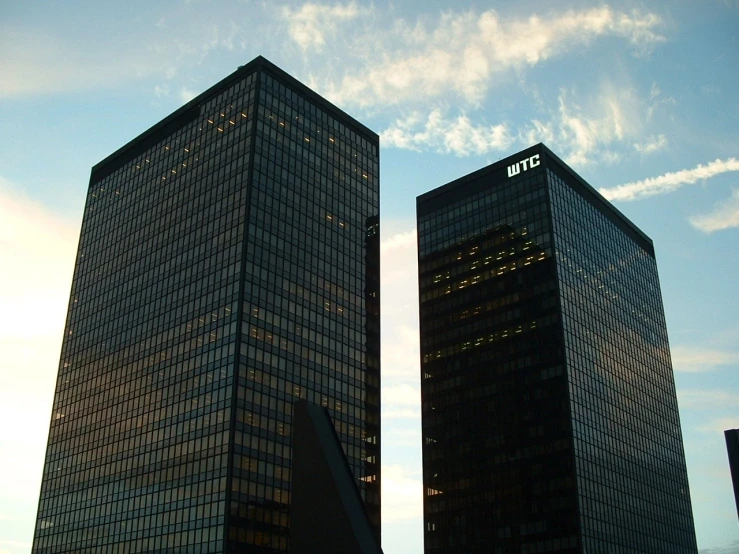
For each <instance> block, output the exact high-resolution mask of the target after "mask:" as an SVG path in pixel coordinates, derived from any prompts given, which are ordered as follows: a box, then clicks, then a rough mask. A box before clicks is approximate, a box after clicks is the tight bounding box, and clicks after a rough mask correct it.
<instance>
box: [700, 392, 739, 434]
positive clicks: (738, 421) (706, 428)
mask: <svg viewBox="0 0 739 554" xmlns="http://www.w3.org/2000/svg"><path fill="white" fill-rule="evenodd" d="M735 400H736V399H735ZM734 406H736V404H734ZM727 408H733V406H732V407H727ZM709 409H710V408H709ZM732 411H733V410H732ZM697 429H698V430H699V431H702V432H703V433H706V434H707V435H710V436H712V437H716V438H717V439H718V438H719V437H721V438H722V439H723V436H722V435H723V432H724V431H726V430H727V429H739V417H737V416H733V417H719V418H716V419H712V420H711V421H709V422H708V423H706V424H704V425H700V426H698V427H697Z"/></svg>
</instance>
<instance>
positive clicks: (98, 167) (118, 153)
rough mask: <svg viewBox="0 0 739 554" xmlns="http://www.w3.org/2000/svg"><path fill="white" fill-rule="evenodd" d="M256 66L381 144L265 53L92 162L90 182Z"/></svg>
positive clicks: (360, 125)
mask: <svg viewBox="0 0 739 554" xmlns="http://www.w3.org/2000/svg"><path fill="white" fill-rule="evenodd" d="M256 70H264V71H266V72H268V73H271V74H272V75H273V76H274V77H276V78H278V79H280V80H284V81H287V82H288V83H289V84H290V86H291V87H294V88H296V89H297V90H298V91H299V93H300V94H303V95H305V96H307V97H309V98H310V99H311V101H314V102H315V103H316V104H318V105H320V106H321V107H322V108H324V109H325V110H326V111H327V112H329V113H331V114H332V115H334V116H335V117H337V119H340V120H341V121H342V123H345V124H346V123H348V124H349V126H350V127H352V128H353V130H354V131H356V132H358V134H360V135H363V136H364V138H366V139H368V140H370V141H372V142H376V143H378V144H379V140H380V137H379V135H378V134H377V133H375V132H374V131H372V130H371V129H369V128H368V127H367V126H365V125H363V124H362V123H360V122H359V121H358V120H357V119H355V118H354V117H352V116H351V115H349V114H348V113H346V112H345V111H344V110H342V109H341V108H339V107H337V106H336V105H334V104H332V103H331V102H329V101H328V100H326V99H325V98H323V97H322V96H321V95H320V94H318V93H317V92H315V91H314V90H312V89H310V88H309V87H308V86H306V85H304V84H303V83H301V82H300V81H298V80H297V79H296V78H295V77H293V76H291V75H290V74H289V73H287V72H285V71H284V70H282V69H280V68H279V67H277V66H276V65H275V64H273V63H272V62H270V61H269V60H268V59H266V58H264V57H263V56H257V57H256V58H254V59H253V60H251V61H250V62H248V63H246V64H245V65H242V66H240V67H239V68H238V69H237V70H236V71H234V72H233V73H231V74H230V75H227V76H226V77H224V78H223V79H221V80H220V81H218V82H217V83H215V84H214V85H212V86H210V87H209V88H208V89H206V90H205V91H203V92H201V93H200V94H198V95H197V96H196V97H195V98H193V99H192V100H190V101H189V102H187V103H186V104H184V105H183V106H180V107H179V108H177V109H176V110H175V111H174V112H172V113H170V114H169V115H168V116H167V117H165V118H164V119H162V120H161V121H159V122H158V123H156V124H154V125H152V126H151V127H149V128H148V129H146V130H145V131H143V132H142V133H140V134H139V135H138V136H136V137H135V138H133V139H131V140H130V141H128V142H127V143H126V144H124V145H123V146H121V147H120V148H118V149H117V150H115V151H114V152H113V153H112V154H110V155H108V156H106V157H105V158H104V159H102V160H101V161H99V162H98V163H96V164H95V165H94V166H92V169H91V172H90V178H91V184H92V177H93V176H94V175H96V174H99V173H100V172H101V171H102V170H104V168H105V167H106V166H108V165H111V164H113V163H114V162H115V161H116V160H117V159H118V158H120V157H122V156H124V155H126V153H127V152H129V151H131V150H132V149H133V148H134V147H136V146H137V145H138V144H140V143H141V142H143V141H145V140H147V139H148V138H149V137H151V136H153V135H155V134H156V133H157V132H159V131H161V130H163V129H165V128H166V127H167V126H168V125H170V124H172V123H173V122H175V121H177V119H179V118H180V117H183V116H185V114H187V113H188V112H189V111H190V110H193V109H195V108H197V107H199V106H200V105H201V104H203V103H205V102H206V101H207V100H209V99H210V98H211V97H212V96H214V95H215V94H216V93H218V92H220V91H221V89H223V88H226V87H227V86H228V85H230V84H231V83H233V82H236V81H237V80H239V79H241V78H242V77H245V76H246V75H248V74H249V73H251V72H253V71H256Z"/></svg>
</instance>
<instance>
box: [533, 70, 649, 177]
mask: <svg viewBox="0 0 739 554" xmlns="http://www.w3.org/2000/svg"><path fill="white" fill-rule="evenodd" d="M644 111H645V106H644V105H643V102H641V101H640V100H639V98H638V95H637V93H636V91H635V90H634V88H633V87H631V86H629V85H627V84H626V85H625V84H621V85H616V84H614V83H613V82H610V81H605V82H603V83H602V84H601V86H600V88H599V90H597V92H596V93H595V94H593V95H590V96H588V97H585V98H582V97H581V95H580V94H578V93H577V91H576V90H574V89H570V90H568V89H562V90H560V92H559V96H558V106H557V109H556V110H555V111H552V112H551V113H550V114H549V117H538V118H535V119H532V121H531V123H530V124H529V125H528V126H525V127H524V129H523V130H522V131H521V132H520V134H519V142H521V143H522V144H523V145H525V146H528V145H531V144H534V143H536V142H542V141H543V142H546V143H548V144H549V145H550V146H551V147H553V148H556V149H557V150H559V151H561V152H562V156H563V157H564V158H565V160H566V161H567V163H569V164H571V165H574V166H579V167H582V166H585V165H588V164H590V163H593V162H596V161H597V162H600V163H614V162H616V161H617V160H618V158H619V155H618V154H617V153H616V148H617V147H618V146H619V145H624V144H630V143H631V141H632V140H633V139H634V138H635V137H636V136H638V135H639V133H640V132H641V120H642V119H644Z"/></svg>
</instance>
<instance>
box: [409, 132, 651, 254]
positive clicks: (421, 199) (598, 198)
mask: <svg viewBox="0 0 739 554" xmlns="http://www.w3.org/2000/svg"><path fill="white" fill-rule="evenodd" d="M536 152H542V153H544V154H545V155H546V157H547V158H549V159H551V160H552V161H553V162H554V163H556V164H557V165H559V166H560V167H561V168H562V170H563V171H565V172H566V173H568V174H569V175H571V176H572V177H573V178H574V179H575V181H576V182H577V184H578V185H579V186H580V187H581V188H582V192H584V193H586V194H587V195H589V196H590V197H591V198H592V200H593V202H594V203H595V205H596V208H597V209H601V210H603V211H607V212H609V213H611V214H612V215H613V217H614V218H616V219H617V220H619V221H620V222H621V223H622V224H623V225H625V226H626V227H628V228H629V229H630V230H631V231H633V232H634V233H635V234H636V235H637V236H638V237H639V238H641V239H642V240H644V241H645V242H646V243H647V244H648V245H649V247H650V249H651V251H652V253H653V252H654V243H653V242H652V239H651V238H649V237H648V236H647V235H646V234H645V233H644V232H643V231H642V230H641V229H639V227H637V226H636V224H635V223H633V222H632V221H631V220H630V219H629V218H628V217H626V216H625V215H624V214H623V213H622V212H621V211H620V210H619V209H618V208H616V206H614V205H613V204H612V203H611V202H610V201H609V200H607V199H606V198H605V197H604V196H603V195H602V194H601V193H600V192H598V190H597V189H595V188H594V187H593V186H592V185H590V184H589V183H588V182H587V181H585V179H583V178H582V177H581V176H580V175H579V174H578V173H577V172H576V171H575V170H574V169H572V168H571V167H570V166H569V165H567V164H566V163H565V162H564V161H563V160H562V159H561V158H560V157H559V156H557V155H556V154H555V153H554V152H552V151H551V150H550V149H549V148H548V147H547V146H546V145H545V144H544V143H541V142H540V143H538V144H535V145H533V146H530V147H528V148H526V149H524V150H520V151H519V152H516V153H514V154H511V155H510V156H507V157H505V158H503V159H501V160H498V161H497V162H495V163H493V164H490V165H488V166H485V167H482V168H480V169H478V170H476V171H473V172H472V173H468V174H467V175H464V176H462V177H459V178H457V179H455V180H453V181H450V182H449V183H446V184H444V185H441V186H440V187H437V188H435V189H433V190H430V191H428V192H425V193H423V194H421V195H419V196H417V197H416V210H417V212H418V206H420V205H421V204H424V203H426V202H428V201H431V200H433V199H435V198H438V197H439V196H441V195H443V194H446V193H449V192H452V191H453V190H455V189H457V188H458V187H462V186H464V185H465V184H466V183H468V182H471V181H474V180H477V179H480V178H481V177H484V176H485V175H487V174H489V173H494V172H496V171H499V170H500V169H501V168H502V167H505V166H506V165H507V164H509V163H511V162H513V161H518V158H520V157H521V156H522V155H526V154H533V153H536Z"/></svg>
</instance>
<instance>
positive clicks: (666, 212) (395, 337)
mask: <svg viewBox="0 0 739 554" xmlns="http://www.w3.org/2000/svg"><path fill="white" fill-rule="evenodd" d="M111 6H114V7H113V8H112V9H111ZM260 54H261V55H264V56H265V57H267V58H268V59H270V60H271V61H273V62H274V63H276V64H277V65H279V66H280V67H282V68H283V69H285V70H286V71H287V72H289V73H291V74H292V75H294V76H295V77H297V78H298V79H300V80H302V81H303V82H305V83H307V84H309V85H310V86H312V87H313V88H314V89H316V90H317V91H318V92H319V93H321V94H323V95H325V96H326V97H328V98H329V99H330V100H332V101H333V102H334V103H336V104H337V105H338V106H339V107H341V108H343V109H344V110H346V111H347V112H349V113H350V114H352V115H354V116H355V117H357V118H358V119H360V120H361V121H362V122H364V123H365V124H367V125H368V126H369V127H370V128H372V129H373V130H375V131H376V132H378V133H379V134H380V135H381V143H382V150H381V169H382V174H381V183H382V236H383V239H382V242H383V246H382V252H383V268H382V271H383V291H382V294H383V472H384V473H383V489H384V490H383V511H384V530H383V535H384V536H383V547H384V549H385V552H386V554H401V553H419V552H421V551H422V525H421V481H420V479H421V473H420V444H421V438H420V399H419V370H418V336H417V327H418V325H417V313H418V312H417V296H416V293H417V291H416V285H415V272H416V266H415V261H414V258H415V235H414V226H415V225H414V221H415V213H414V209H415V197H416V196H417V195H419V194H421V193H423V192H426V191H428V190H430V189H432V188H435V187H437V186H439V185H442V184H444V183H446V182H448V181H450V180H452V179H454V178H456V177H459V176H461V175H463V174H465V173H468V172H470V171H473V170H475V169H478V168H480V167H482V166H484V165H487V164H489V163H491V162H494V161H497V160H498V159H500V158H502V157H505V156H507V155H509V154H512V153H514V152H516V151H518V150H521V149H523V148H525V147H527V146H529V145H531V144H534V143H536V142H540V141H543V142H545V143H546V144H547V145H548V146H549V147H550V148H551V149H552V150H554V152H556V153H557V154H559V155H560V157H562V158H564V159H565V160H566V161H568V163H570V165H571V166H572V167H573V168H574V169H575V170H576V171H578V172H579V173H580V174H581V175H582V176H583V177H584V178H585V179H586V180H587V181H589V182H590V183H591V184H592V185H593V186H595V187H596V188H599V189H601V191H602V192H603V194H604V195H606V196H607V197H608V198H611V199H612V200H613V201H614V203H615V205H616V206H617V207H618V208H619V209H620V210H621V211H623V212H624V213H625V214H626V215H627V216H628V217H629V218H630V219H632V221H634V222H635V223H636V224H637V225H638V226H639V227H641V228H642V229H643V230H644V231H645V232H646V233H647V234H648V235H649V236H650V237H652V239H653V240H654V243H655V248H656V252H657V260H658V265H659V271H660V277H661V282H662V293H663V298H664V302H665V311H666V315H667V323H668V330H669V335H670V342H671V347H672V353H673V363H674V366H675V379H676V384H677V392H678V399H679V405H680V413H681V420H682V428H683V435H684V438H685V449H686V455H687V463H688V474H689V479H690V485H691V494H692V500H693V510H694V514H695V523H696V532H697V536H698V544H699V547H700V549H701V551H702V553H704V554H729V553H732V554H735V553H737V552H739V527H738V526H737V514H736V510H735V507H734V503H733V497H732V493H731V486H730V476H729V472H728V463H727V459H726V451H725V446H724V442H723V433H722V430H723V429H725V428H730V427H739V413H738V412H737V407H739V377H738V373H737V371H738V370H739V346H737V345H738V344H739V317H737V313H739V294H737V290H736V274H737V269H739V248H738V247H739V240H738V239H739V161H738V160H737V158H739V133H738V132H737V129H739V88H738V85H739V76H738V72H737V68H738V67H739V1H737V0H723V1H721V0H704V1H701V2H690V1H686V0H685V1H683V0H673V1H670V2H663V1H652V2H639V1H619V2H612V3H602V2H586V1H578V0H573V1H568V0H564V1H562V2H557V3H549V2H546V3H545V2H536V1H533V0H519V1H516V2H513V1H508V0H501V1H498V2H495V3H483V2H460V3H457V4H455V5H454V6H453V7H450V6H449V3H441V2H438V1H426V2H417V1H408V2H403V3H393V2H386V1H382V0H378V1H376V2H374V3H369V2H360V1H356V2H341V1H339V2H326V3H322V2H315V3H300V2H289V1H285V2H280V1H275V2H254V1H236V0H233V1H221V2H217V1H206V0H191V1H182V0H180V1H176V0H173V1H170V2H162V1H158V0H149V1H146V2H143V1H140V0H131V1H129V2H125V3H115V4H114V3H102V2H99V1H82V0H78V1H72V0H70V1H67V2H39V1H32V0H26V1H24V2H10V1H9V0H0V129H2V132H1V133H0V314H1V315H2V317H0V331H1V332H0V355H1V356H2V360H3V365H2V367H0V421H2V422H3V423H2V425H0V453H2V454H1V455H0V554H11V553H12V554H16V553H21V552H27V551H28V550H29V548H30V542H31V539H32V534H33V523H34V518H35V511H36V501H37V498H38V490H39V486H40V479H41V469H42V464H43V455H44V448H45V443H46V434H47V430H48V420H49V415H50V411H51V401H52V397H53V389H54V380H55V376H56V369H57V363H58V356H59V348H60V344H61V336H62V329H63V322H64V316H65V312H66V302H67V296H68V292H69V286H70V281H71V275H72V269H73V259H74V253H75V249H76V243H77V237H78V234H79V226H80V221H81V216H82V210H83V203H84V198H85V189H86V186H87V182H88V178H89V171H90V168H91V166H92V165H94V164H95V163H97V162H98V161H100V160H101V159H103V158H104V157H105V156H107V155H108V154H109V153H111V152H112V151H114V150H115V149H117V148H118V147H120V146H122V145H123V144H125V143H126V142H128V141H129V140H130V139H132V138H133V137H135V136H137V135H138V134H139V133H141V132H142V131H144V130H145V129H147V128H148V127H150V126H151V125H153V124H154V123H156V122H157V121H159V120H160V119H161V118H163V117H164V116H166V115H167V114H169V113H170V112H172V111H174V110H175V109H177V108H178V107H179V106H180V105H182V104H183V103H184V102H186V101H187V100H189V99H190V98H192V97H194V96H195V95H196V94H198V93H200V92H202V91H203V90H205V89H206V88H208V87H209V86H210V85H212V84H213V83H215V82H217V81H218V80H220V79H221V78H223V77H224V76H226V75H228V74H229V73H231V72H232V71H234V70H235V69H236V68H237V67H238V66H239V65H242V64H243V63H245V62H247V61H249V60H251V59H252V58H254V57H255V56H257V55H260Z"/></svg>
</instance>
